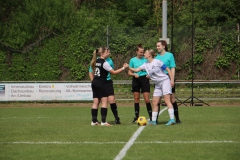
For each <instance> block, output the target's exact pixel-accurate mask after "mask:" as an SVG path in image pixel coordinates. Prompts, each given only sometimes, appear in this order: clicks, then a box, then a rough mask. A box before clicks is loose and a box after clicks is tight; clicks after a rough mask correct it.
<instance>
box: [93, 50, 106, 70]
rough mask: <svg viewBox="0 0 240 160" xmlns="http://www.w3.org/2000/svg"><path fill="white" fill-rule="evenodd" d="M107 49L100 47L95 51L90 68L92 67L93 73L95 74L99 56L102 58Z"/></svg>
mask: <svg viewBox="0 0 240 160" xmlns="http://www.w3.org/2000/svg"><path fill="white" fill-rule="evenodd" d="M107 49H108V48H106V47H99V48H97V49H96V50H94V51H93V56H92V60H91V62H90V66H91V67H92V70H93V73H94V72H95V65H96V60H97V56H101V55H102V54H103V53H104V52H105V51H106V50H107Z"/></svg>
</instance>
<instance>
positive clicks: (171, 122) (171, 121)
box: [166, 119, 176, 126]
mask: <svg viewBox="0 0 240 160" xmlns="http://www.w3.org/2000/svg"><path fill="white" fill-rule="evenodd" d="M175 123H176V122H175V120H174V119H170V120H169V121H168V123H167V124H166V126H170V125H173V124H175Z"/></svg>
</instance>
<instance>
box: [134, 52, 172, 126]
mask: <svg viewBox="0 0 240 160" xmlns="http://www.w3.org/2000/svg"><path fill="white" fill-rule="evenodd" d="M155 56H156V54H155V52H154V50H152V49H150V50H146V51H145V53H144V57H145V58H146V59H147V60H148V62H146V63H144V64H143V65H141V66H140V67H138V68H130V67H129V69H130V70H131V71H134V72H139V71H141V70H146V72H147V74H148V76H149V77H150V79H151V80H152V81H153V83H154V84H155V87H154V92H153V100H152V104H153V112H152V121H151V122H150V124H153V125H156V124H157V123H156V119H157V115H158V103H159V100H160V97H161V96H163V97H164V101H165V103H166V104H167V106H168V113H169V117H170V120H169V121H168V123H167V124H166V125H167V126H169V125H172V124H175V123H176V122H175V119H174V113H173V106H172V103H171V100H170V96H171V94H172V87H173V86H174V79H173V75H172V73H171V72H170V69H169V68H167V66H166V65H165V64H164V63H163V62H162V61H160V60H157V59H154V57H155ZM164 70H167V71H168V73H169V76H168V75H167V74H166V73H164ZM169 77H170V79H169Z"/></svg>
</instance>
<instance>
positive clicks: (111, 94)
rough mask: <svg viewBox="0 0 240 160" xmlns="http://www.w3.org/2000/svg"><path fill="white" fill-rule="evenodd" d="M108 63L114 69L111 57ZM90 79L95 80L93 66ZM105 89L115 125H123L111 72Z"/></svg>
mask: <svg viewBox="0 0 240 160" xmlns="http://www.w3.org/2000/svg"><path fill="white" fill-rule="evenodd" d="M108 52H109V56H110V54H111V52H110V49H108ZM98 56H100V55H98ZM106 61H107V62H108V63H109V65H110V66H111V67H112V68H113V69H114V63H113V61H112V59H111V58H110V57H107V58H106ZM89 78H90V80H91V81H92V80H93V78H94V74H93V70H92V67H91V66H90V67H89ZM105 87H106V89H107V92H108V103H109V104H110V107H111V110H112V113H113V115H114V117H115V124H121V122H120V118H119V117H118V109H117V104H116V101H115V96H114V88H113V81H112V79H111V74H110V72H109V73H108V75H107V84H106V86H105Z"/></svg>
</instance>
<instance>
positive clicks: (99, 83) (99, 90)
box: [91, 78, 108, 98]
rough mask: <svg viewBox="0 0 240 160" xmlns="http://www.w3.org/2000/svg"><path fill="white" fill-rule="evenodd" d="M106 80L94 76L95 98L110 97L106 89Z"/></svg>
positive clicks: (93, 89) (93, 90)
mask: <svg viewBox="0 0 240 160" xmlns="http://www.w3.org/2000/svg"><path fill="white" fill-rule="evenodd" d="M106 84H107V83H106V80H101V79H96V78H94V79H93V81H92V84H91V87H92V92H93V98H102V97H108V92H107V89H106Z"/></svg>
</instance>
